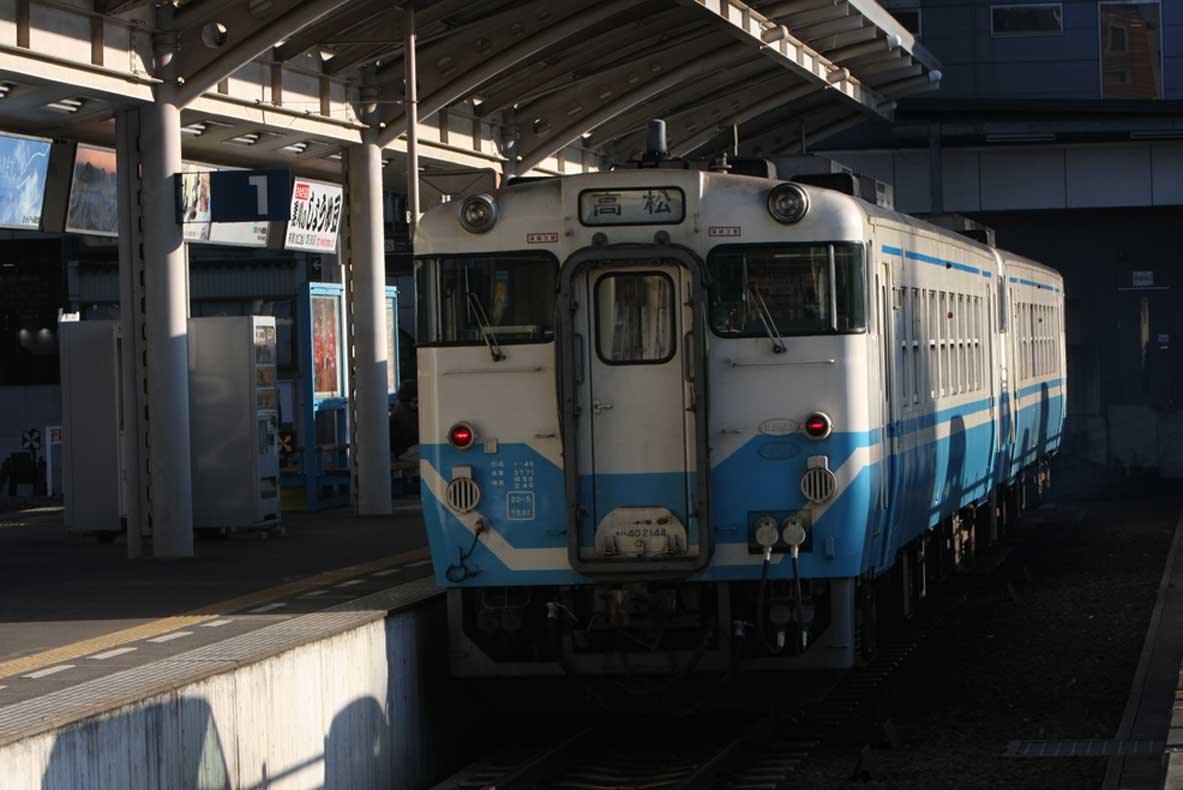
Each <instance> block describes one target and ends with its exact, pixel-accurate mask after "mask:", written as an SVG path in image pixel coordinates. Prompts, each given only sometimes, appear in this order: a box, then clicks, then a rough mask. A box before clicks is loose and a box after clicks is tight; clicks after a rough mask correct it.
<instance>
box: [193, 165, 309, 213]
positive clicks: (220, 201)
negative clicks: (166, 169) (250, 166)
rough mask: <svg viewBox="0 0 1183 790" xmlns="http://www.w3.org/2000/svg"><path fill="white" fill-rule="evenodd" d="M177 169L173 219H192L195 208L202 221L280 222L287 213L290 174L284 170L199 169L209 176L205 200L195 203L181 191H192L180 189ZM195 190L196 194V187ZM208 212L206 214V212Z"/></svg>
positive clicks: (204, 176) (288, 211)
mask: <svg viewBox="0 0 1183 790" xmlns="http://www.w3.org/2000/svg"><path fill="white" fill-rule="evenodd" d="M186 176H188V177H190V178H193V177H195V176H194V175H193V174H185V173H178V174H177V176H176V179H177V221H178V222H185V221H193V215H194V213H195V209H196V212H197V213H199V214H200V215H202V216H201V217H200V218H201V220H202V221H206V222H282V221H286V220H287V219H288V218H289V217H290V216H291V215H290V210H291V200H292V186H291V184H292V177H291V173H290V171H288V170H214V171H212V172H209V173H201V174H199V176H196V177H201V178H208V179H209V191H208V197H205V198H204V199H205V200H208V204H206V205H199V206H197V207H194V206H189V205H187V204H186V202H185V200H186V198H185V195H186V194H189V193H195V192H194V190H189V191H188V193H186V190H185V189H184V186H183V185H184V182H183V180H182V179H183V178H184V177H186ZM195 194H198V195H199V200H200V199H202V198H203V197H204V196H200V191H197V192H196V193H195ZM207 212H208V215H207Z"/></svg>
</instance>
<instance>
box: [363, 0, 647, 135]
mask: <svg viewBox="0 0 1183 790" xmlns="http://www.w3.org/2000/svg"><path fill="white" fill-rule="evenodd" d="M637 3H638V0H610V2H606V3H602V4H600V5H585V7H584V8H582V9H581V10H578V11H575V12H574V13H572V14H570V15H568V16H566V17H564V18H562V19H560V20H557V21H553V20H551V19H550V18H549V14H547V15H545V16H544V15H542V14H541V13H539V15H538V16H537V17H536V18H535V19H534V20H533V21H534V22H535V25H534V28H535V29H534V30H532V31H530V32H526V31H527V28H526V26H525V24H524V22H523V21H522V17H523V16H528V15H529V13H530V11H531V10H533V11H535V12H542V11H544V10H546V9H547V7H548V6H550V5H551V3H550V0H536V2H534V3H531V4H529V5H528V6H525V7H515V8H514V9H513V10H512V11H511V12H510V14H512V16H510V17H508V18H507V21H508V19H515V18H516V20H517V21H513V22H512V24H511V27H510V28H509V30H508V31H507V32H508V33H509V35H510V36H511V41H512V38H517V40H516V41H513V43H509V44H508V45H507V46H505V48H504V49H502V50H501V51H500V52H497V53H494V52H492V51H490V50H488V49H486V50H484V51H481V50H480V49H479V48H477V47H474V49H475V50H476V54H477V57H476V58H473V59H472V60H471V61H470V63H471V66H469V68H467V69H465V66H468V65H469V63H465V62H464V61H461V62H460V63H455V65H454V66H453V67H452V68H453V69H454V70H449V69H447V68H443V67H441V68H440V69H439V71H440V72H442V73H443V74H444V75H446V76H451V75H452V74H453V73H455V72H460V73H459V74H458V75H457V76H455V77H454V78H453V79H452V81H450V82H446V83H443V84H441V85H438V86H434V87H433V88H428V91H429V92H428V93H427V95H425V96H424V97H423V98H422V99H420V100H419V112H420V117H422V118H426V117H428V116H430V115H433V114H434V113H436V112H439V111H440V110H441V109H443V108H444V107H447V106H448V105H449V104H453V103H455V102H457V101H459V100H460V99H463V98H464V97H466V96H468V95H470V94H471V93H472V92H473V91H475V90H476V89H477V88H479V87H480V86H481V85H484V84H485V83H486V82H489V81H490V80H492V79H493V78H495V77H496V76H497V75H498V74H500V73H502V72H503V71H505V70H507V69H509V68H512V67H513V66H515V65H516V64H518V63H521V62H522V61H524V60H527V59H529V58H531V57H533V56H535V55H537V54H538V53H539V52H541V51H542V50H545V49H546V48H548V47H551V46H553V45H555V44H557V43H559V42H561V41H563V40H565V39H568V38H571V37H572V36H575V35H577V34H578V33H579V32H580V31H581V30H584V29H586V28H588V27H589V26H592V25H596V24H599V23H600V22H603V21H605V20H607V19H610V18H611V17H613V16H616V15H617V14H620V13H622V12H624V11H627V10H628V9H630V8H632V7H633V6H635V5H636V4H637ZM515 33H516V34H517V35H516V36H515V35H514V34H515ZM494 37H495V34H494V33H493V31H491V30H488V29H484V28H483V29H482V33H481V34H480V36H479V38H478V41H479V40H484V41H490V40H491V39H493V38H494ZM444 48H446V51H448V52H453V53H457V55H456V57H457V58H458V57H460V56H461V55H462V54H463V49H462V48H460V47H457V46H456V45H455V44H454V43H452V42H451V41H450V40H449V41H448V42H446V43H440V44H438V45H436V46H435V47H433V48H432V51H430V52H424V53H421V56H422V57H423V60H424V62H428V60H429V58H432V57H435V56H442V57H439V58H438V59H437V60H436V63H437V65H438V64H440V63H443V62H444V60H445V59H447V60H449V61H452V57H453V56H451V55H447V54H445V53H444V52H443V51H438V52H437V50H443V49H444ZM406 131H407V119H406V115H405V114H403V113H401V112H399V113H398V114H397V115H395V116H394V117H392V118H390V119H389V120H388V121H387V122H386V128H385V129H383V130H382V132H381V134H380V135H379V137H378V142H379V145H388V144H389V143H391V142H392V141H393V140H394V139H395V138H396V137H398V136H400V135H402V134H404V133H405V132H406Z"/></svg>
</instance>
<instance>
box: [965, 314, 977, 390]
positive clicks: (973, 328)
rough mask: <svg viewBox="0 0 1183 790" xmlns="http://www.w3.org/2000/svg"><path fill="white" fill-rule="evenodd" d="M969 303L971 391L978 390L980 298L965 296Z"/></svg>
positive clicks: (968, 338)
mask: <svg viewBox="0 0 1183 790" xmlns="http://www.w3.org/2000/svg"><path fill="white" fill-rule="evenodd" d="M965 298H966V301H967V302H968V304H969V336H968V337H967V339H966V343H968V344H969V390H970V392H977V391H978V378H979V377H978V298H977V297H976V296H967V297H965Z"/></svg>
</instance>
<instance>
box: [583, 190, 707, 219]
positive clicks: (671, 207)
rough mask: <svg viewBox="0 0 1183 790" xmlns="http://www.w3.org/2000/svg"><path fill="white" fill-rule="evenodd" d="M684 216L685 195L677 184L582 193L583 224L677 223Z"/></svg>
mask: <svg viewBox="0 0 1183 790" xmlns="http://www.w3.org/2000/svg"><path fill="white" fill-rule="evenodd" d="M685 218H686V196H685V194H684V193H683V192H682V190H681V189H679V188H678V187H643V188H640V189H589V190H586V191H584V192H580V193H579V221H580V222H582V223H583V224H584V225H676V224H677V223H679V222H681V221H682V220H683V219H685Z"/></svg>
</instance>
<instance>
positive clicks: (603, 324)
mask: <svg viewBox="0 0 1183 790" xmlns="http://www.w3.org/2000/svg"><path fill="white" fill-rule="evenodd" d="M415 252H416V255H417V260H416V281H417V289H418V294H417V296H418V301H417V309H418V315H419V349H418V368H419V374H418V375H419V395H420V404H421V416H420V439H421V445H420V451H421V476H422V493H423V501H424V515H425V518H426V522H427V528H428V533H429V537H430V543H431V550H432V557H433V562H434V563H435V572H436V577H437V579H438V582H439V583H440V584H441V585H443V586H446V587H447V588H448V611H449V619H450V628H451V632H452V660H453V670H454V671H455V672H456V673H457V674H460V675H469V676H475V675H509V674H513V675H522V674H545V673H559V672H578V673H587V674H592V675H594V674H610V673H661V674H668V673H677V672H688V671H690V670H692V669H693V670H734V669H736V668H740V669H750V668H757V669H758V668H777V667H786V668H843V667H849V666H851V665H852V664H854V663H855V662H856V661H858V660H859V657H860V655H862V654H863V653H865V652H866V651H869V650H871V649H872V647H873V643H874V635H875V632H876V631H877V630H878V631H882V630H883V627H884V625H883V624H884V623H885V622H887V621H888V620H889V619H891V618H889V617H887V614H889V613H891V614H896V615H898V614H905V615H906V614H907V613H908V612H909V611H910V609H911V607H912V605H913V604H914V602H915V601H917V600H918V599H919V598H921V597H923V596H924V595H925V593H926V591H927V589H928V586H929V585H930V584H931V582H932V581H933V579H934V577H936V576H941V575H944V574H946V573H948V572H950V571H952V570H953V569H955V568H956V567H957V566H958V564H959V563H961V562H962V561H963V558H965V557H967V556H969V555H970V553H971V551H972V548H973V545H974V541H975V536H976V538H977V540H978V541H982V540H987V539H989V538H990V536H991V534H992V533H995V532H996V530H997V528H998V525H999V523H1000V522H1005V521H1006V520H1007V519H1009V518H1011V517H1013V513H1014V512H1015V511H1016V509H1017V507H1018V506H1019V505H1020V504H1021V503H1020V502H1019V499H1020V497H1021V496H1023V495H1024V494H1023V492H1024V491H1027V490H1035V489H1038V488H1041V487H1042V485H1043V484H1044V483H1045V481H1046V474H1047V473H1046V468H1047V461H1048V459H1049V458H1050V457H1051V456H1052V455H1053V454H1054V453H1056V451H1057V449H1058V447H1059V443H1060V436H1061V426H1062V424H1063V419H1064V408H1065V397H1066V392H1067V390H1066V377H1065V356H1064V355H1065V345H1064V329H1063V327H1064V320H1063V315H1064V290H1063V284H1062V280H1061V278H1060V276H1059V274H1058V273H1056V272H1055V271H1053V270H1052V269H1049V268H1047V267H1045V266H1041V265H1040V264H1038V263H1035V262H1033V261H1030V260H1026V259H1024V258H1021V257H1019V256H1017V255H1013V254H1011V253H1008V252H1005V251H1002V250H998V249H994V248H992V247H989V246H986V245H984V244H982V243H978V242H977V241H974V240H972V239H970V238H967V237H966V236H964V235H961V234H958V233H954V232H952V231H949V230H945V229H942V228H939V227H936V226H934V225H931V224H928V223H926V222H922V221H919V220H917V219H914V218H912V217H909V216H907V215H903V214H899V213H896V212H894V211H890V210H887V209H885V208H881V207H878V206H876V205H873V204H871V203H868V202H865V201H863V200H860V199H858V198H855V197H852V196H851V195H848V194H844V193H843V192H841V191H837V190H833V189H826V188H820V187H817V186H810V185H807V184H802V183H795V182H788V181H777V180H775V179H769V178H762V177H753V176H745V175H737V174H734V173H730V172H718V171H698V170H691V169H684V168H680V167H678V166H676V165H672V164H671V163H658V164H657V165H656V166H649V167H638V168H637V169H620V170H615V171H613V172H599V173H588V174H582V175H572V176H566V177H559V178H552V179H543V180H537V181H527V182H523V183H517V184H512V185H510V186H508V187H506V188H503V189H500V190H498V191H497V192H495V193H493V194H487V195H475V196H470V197H468V198H465V199H463V200H459V201H454V202H451V203H447V204H444V205H442V206H440V207H438V208H436V209H433V210H432V211H429V212H428V213H427V214H426V215H425V216H424V217H423V219H422V221H421V222H420V224H419V226H418V230H417V235H416V240H415Z"/></svg>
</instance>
